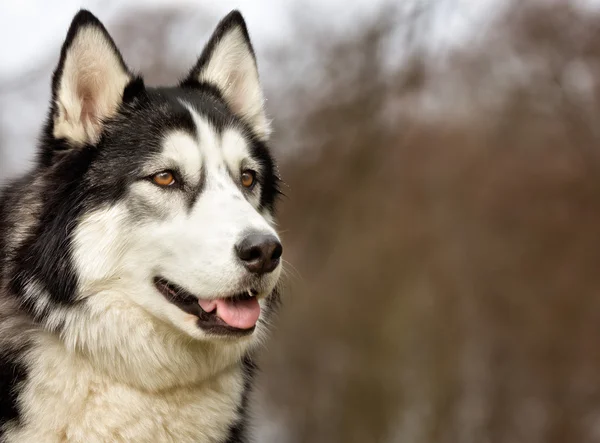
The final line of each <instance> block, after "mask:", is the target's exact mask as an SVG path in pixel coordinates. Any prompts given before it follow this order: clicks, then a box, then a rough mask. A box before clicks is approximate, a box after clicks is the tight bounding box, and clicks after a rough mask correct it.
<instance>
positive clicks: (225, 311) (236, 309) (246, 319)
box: [198, 297, 260, 329]
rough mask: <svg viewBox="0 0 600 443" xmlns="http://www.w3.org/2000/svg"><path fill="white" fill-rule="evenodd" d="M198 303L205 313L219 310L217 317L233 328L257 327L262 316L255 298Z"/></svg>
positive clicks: (200, 301)
mask: <svg viewBox="0 0 600 443" xmlns="http://www.w3.org/2000/svg"><path fill="white" fill-rule="evenodd" d="M198 303H199V304H200V307H201V308H202V309H203V310H204V311H205V312H212V311H214V309H215V308H217V316H218V317H219V318H220V319H221V320H223V321H224V322H225V323H227V324H228V325H229V326H231V327H232V328H237V329H250V328H252V327H253V326H255V325H256V322H257V321H258V317H259V316H260V305H259V304H258V300H257V299H256V298H255V297H253V298H251V299H249V300H237V301H232V300H230V299H218V300H198Z"/></svg>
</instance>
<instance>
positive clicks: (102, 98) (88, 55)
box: [47, 10, 133, 147]
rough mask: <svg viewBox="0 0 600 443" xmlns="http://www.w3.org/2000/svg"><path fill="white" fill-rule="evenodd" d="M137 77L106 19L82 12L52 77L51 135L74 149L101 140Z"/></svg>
mask: <svg viewBox="0 0 600 443" xmlns="http://www.w3.org/2000/svg"><path fill="white" fill-rule="evenodd" d="M132 78H133V76H132V74H131V73H130V72H129V70H128V69H127V66H126V65H125V62H124V61H123V57H122V56H121V54H120V53H119V50H118V49H117V47H116V46H115V43H114V41H113V39H112V38H111V37H110V35H109V34H108V32H107V31H106V29H105V28H104V26H103V25H102V23H100V21H99V20H98V19H97V18H96V17H95V16H94V15H93V14H92V13H90V12H89V11H86V10H81V11H79V13H77V15H75V17H74V18H73V21H72V22H71V26H70V28H69V31H68V33H67V37H66V40H65V42H64V44H63V47H62V50H61V54H60V61H59V63H58V67H57V68H56V70H55V72H54V76H53V78H52V104H51V115H50V121H49V122H48V123H49V127H48V131H47V132H48V136H50V137H53V138H55V139H57V140H65V141H66V142H67V145H68V146H69V147H78V146H83V145H85V144H94V143H96V142H97V141H98V139H99V137H100V134H101V132H102V126H103V124H104V122H105V121H106V119H108V118H110V117H112V116H114V114H115V113H116V112H117V110H118V109H119V106H120V105H121V102H122V100H123V93H124V91H125V88H126V86H127V85H128V84H129V83H130V81H131V80H132Z"/></svg>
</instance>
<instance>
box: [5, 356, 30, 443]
mask: <svg viewBox="0 0 600 443" xmlns="http://www.w3.org/2000/svg"><path fill="white" fill-rule="evenodd" d="M25 377H26V370H25V367H24V366H23V365H22V364H19V363H16V362H14V361H11V360H10V359H9V358H8V357H7V356H2V355H0V441H1V439H2V427H3V425H4V424H6V423H7V422H8V421H10V420H14V419H16V420H18V419H19V408H18V405H17V396H18V389H19V384H20V383H21V382H22V381H24V380H25Z"/></svg>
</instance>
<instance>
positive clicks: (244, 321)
mask: <svg viewBox="0 0 600 443" xmlns="http://www.w3.org/2000/svg"><path fill="white" fill-rule="evenodd" d="M263 105H264V98H263V93H262V89H261V86H260V84H259V78H258V71H257V65H256V61H255V56H254V52H253V49H252V45H251V43H250V39H249V35H248V31H247V29H246V25H245V23H244V20H243V18H242V16H241V14H240V13H239V12H232V13H230V14H229V15H227V16H226V17H225V18H224V19H223V20H222V21H221V22H220V23H219V24H218V26H217V29H216V30H215V32H214V34H213V36H212V37H211V39H210V40H209V42H208V44H207V45H206V47H205V48H204V50H203V52H202V54H201V56H200V58H199V60H198V62H197V63H196V65H195V66H193V67H192V68H191V70H190V71H189V74H188V75H187V76H186V77H185V78H184V80H182V81H181V82H180V83H179V84H178V85H177V86H175V87H164V88H150V87H146V86H145V85H144V82H143V80H142V79H141V77H139V76H137V75H134V74H132V72H131V71H130V70H129V69H128V68H127V66H126V64H125V62H124V60H123V58H122V56H121V54H120V53H119V51H118V49H117V47H116V46H115V43H114V42H113V40H112V39H111V37H110V36H109V34H108V32H107V31H106V29H105V28H104V26H103V25H102V24H101V23H100V22H99V21H98V19H96V18H95V17H94V16H93V15H92V14H91V13H89V12H87V11H81V12H79V13H78V14H77V15H76V16H75V18H74V20H73V22H72V24H71V27H70V29H69V31H68V34H67V38H66V41H65V43H64V46H63V48H62V52H61V58H60V62H59V65H58V68H57V69H56V71H55V74H54V78H53V82H52V102H51V109H50V114H49V118H48V121H47V124H46V127H45V130H44V136H43V137H44V139H43V142H42V144H41V145H42V147H41V151H40V154H39V162H40V169H41V170H42V176H43V177H44V178H43V185H42V186H41V189H42V190H43V192H44V193H45V195H43V202H42V203H41V205H42V209H41V210H40V214H39V221H40V223H39V226H38V228H37V232H36V233H34V235H32V236H31V238H30V239H29V240H28V242H27V244H25V245H24V246H23V247H22V248H21V252H20V255H19V256H18V257H17V261H18V262H19V267H20V269H19V271H20V272H19V277H18V278H17V279H15V281H13V286H16V287H17V289H19V290H20V291H21V292H24V293H26V294H27V293H28V288H29V289H31V288H30V287H31V283H32V282H35V283H36V284H37V285H38V286H40V287H43V289H44V291H45V293H46V296H45V297H46V299H44V297H38V298H37V299H36V301H35V302H34V301H31V300H30V301H29V302H30V303H32V304H34V305H35V306H34V308H33V310H34V311H35V312H36V313H37V314H39V315H40V316H41V317H44V316H45V317H46V318H49V319H50V320H47V321H49V323H50V324H55V325H59V324H60V323H65V322H66V323H72V321H71V320H69V317H68V315H66V314H65V315H59V314H57V312H63V313H66V312H68V310H69V307H70V306H73V305H78V306H80V307H81V306H84V307H85V310H86V312H88V314H87V315H88V317H89V316H94V315H96V316H100V317H101V316H102V315H104V312H111V313H112V314H111V315H113V314H114V315H113V316H112V317H111V318H112V319H113V320H114V322H118V321H119V320H118V319H119V318H121V319H124V315H125V314H123V310H127V309H128V306H137V307H138V308H139V309H140V310H142V311H143V312H145V313H147V314H149V315H150V316H152V318H155V319H156V320H157V321H158V322H159V323H160V324H162V325H163V326H165V325H166V327H167V328H171V329H172V331H173V332H175V331H179V332H178V333H179V334H183V335H184V336H185V337H188V339H187V340H189V337H191V338H193V339H195V340H198V341H209V342H210V341H213V342H214V341H219V342H221V343H223V342H225V343H227V342H229V343H231V342H234V343H237V344H238V346H239V343H251V342H252V341H253V340H255V337H256V336H257V335H259V331H258V330H260V329H261V328H263V327H264V326H261V325H263V324H264V322H265V316H266V315H267V312H266V311H268V309H269V306H270V305H271V302H272V300H271V299H270V298H271V297H272V296H273V293H274V290H275V287H276V285H277V283H278V279H279V276H280V273H281V266H282V265H281V261H282V258H281V256H282V245H281V243H280V239H279V237H278V234H277V233H276V231H275V229H274V221H273V214H274V212H273V211H274V203H275V200H276V197H277V194H278V178H277V174H276V172H275V166H274V161H273V159H272V157H271V155H270V153H269V151H268V148H267V146H266V141H267V139H268V136H269V121H268V119H267V117H266V115H265V110H264V106H263ZM29 292H30V293H31V292H32V291H31V290H29ZM50 305H52V307H53V309H46V308H49V306H50ZM57 305H60V306H61V308H60V309H56V306H57ZM120 315H121V317H120ZM52 316H54V317H52ZM53 318H54V320H53ZM163 326H161V327H163Z"/></svg>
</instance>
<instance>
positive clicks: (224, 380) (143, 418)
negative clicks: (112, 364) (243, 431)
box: [5, 359, 243, 443]
mask: <svg viewBox="0 0 600 443" xmlns="http://www.w3.org/2000/svg"><path fill="white" fill-rule="evenodd" d="M43 362H44V363H40V364H39V365H34V366H32V367H31V368H30V372H29V374H28V379H27V381H26V384H25V385H24V386H23V389H22V390H21V393H20V395H19V401H20V405H21V425H20V426H13V427H11V428H9V430H8V432H7V434H6V435H5V437H6V441H7V443H13V442H19V443H28V442H32V443H33V442H35V443H46V442H47V443H58V442H86V443H95V442H182V443H185V442H199V443H203V442H206V443H208V442H210V443H221V442H223V441H225V439H226V436H227V434H228V432H229V428H230V426H231V425H232V424H233V423H234V422H235V420H236V419H237V414H238V412H237V407H238V405H239V403H240V401H241V397H242V391H243V376H242V373H241V371H240V370H235V371H233V372H230V373H228V374H225V375H222V376H221V377H219V378H218V379H215V380H213V381H211V382H206V383H203V384H202V385H198V386H196V387H185V388H177V389H171V390H168V391H164V392H162V393H160V394H157V393H150V392H144V391H140V390H138V389H134V388H132V387H130V386H127V385H123V384H118V383H114V382H111V381H109V380H107V379H106V377H104V376H100V375H98V374H97V373H95V372H93V371H91V370H90V368H89V367H88V366H86V365H85V364H83V365H81V364H79V365H78V364H77V363H76V362H73V361H68V362H67V363H65V361H64V360H62V362H61V364H56V363H57V360H53V359H47V360H43Z"/></svg>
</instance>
